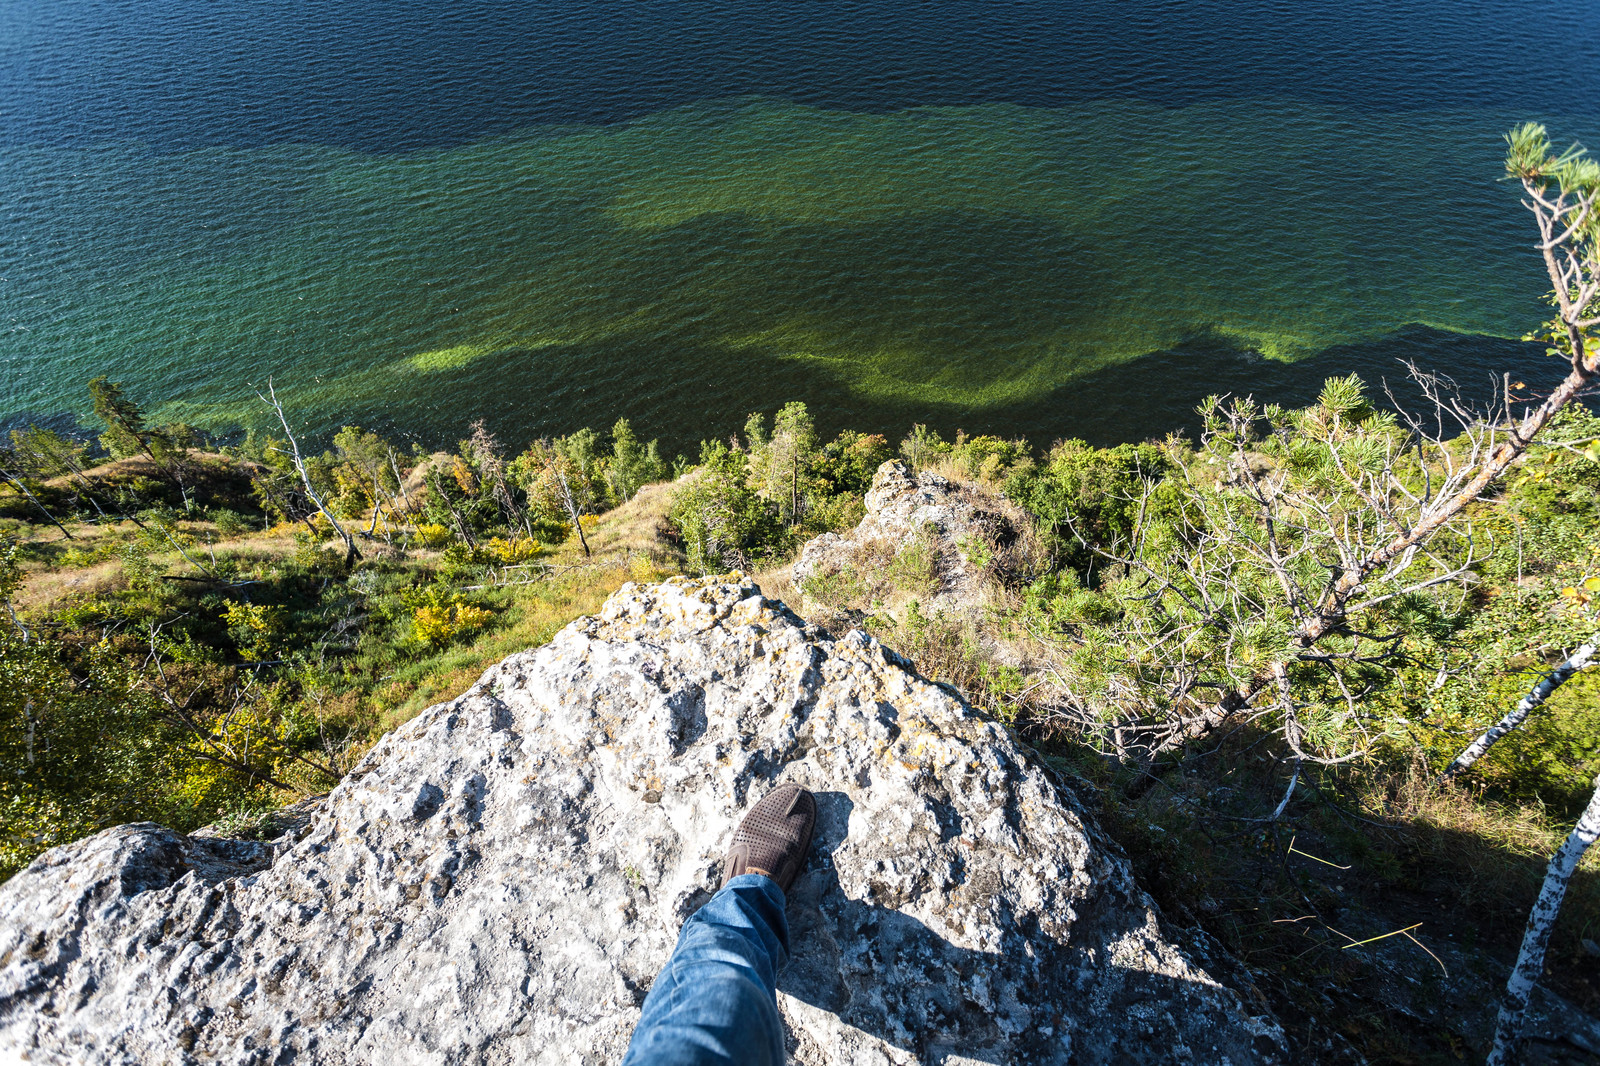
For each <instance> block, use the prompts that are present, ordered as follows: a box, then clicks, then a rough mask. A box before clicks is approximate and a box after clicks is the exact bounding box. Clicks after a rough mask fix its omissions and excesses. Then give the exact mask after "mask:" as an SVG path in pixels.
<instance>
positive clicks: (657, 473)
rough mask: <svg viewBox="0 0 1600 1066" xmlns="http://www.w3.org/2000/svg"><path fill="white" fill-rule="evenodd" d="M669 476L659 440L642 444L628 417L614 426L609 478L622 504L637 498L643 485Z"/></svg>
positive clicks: (614, 496)
mask: <svg viewBox="0 0 1600 1066" xmlns="http://www.w3.org/2000/svg"><path fill="white" fill-rule="evenodd" d="M666 476H667V464H666V463H664V462H663V461H662V459H661V451H660V449H659V447H658V446H657V443H656V442H655V441H650V442H649V443H648V444H644V443H641V442H640V440H639V438H638V437H636V436H635V435H634V432H633V426H632V425H631V424H629V422H628V420H627V419H626V418H619V419H617V424H616V425H614V426H612V427H611V469H610V471H609V472H608V475H607V480H608V482H609V485H610V488H611V495H612V497H613V498H614V499H615V500H616V501H617V502H618V503H626V502H627V501H629V500H631V499H633V496H634V493H636V492H638V491H639V488H640V486H642V485H647V484H649V483H650V482H652V481H660V480H662V479H663V478H665V477H666Z"/></svg>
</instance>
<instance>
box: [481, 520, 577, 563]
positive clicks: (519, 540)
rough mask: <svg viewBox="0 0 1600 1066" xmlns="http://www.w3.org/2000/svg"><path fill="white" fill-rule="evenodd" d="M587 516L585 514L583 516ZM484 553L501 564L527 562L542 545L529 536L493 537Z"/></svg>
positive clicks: (537, 552)
mask: <svg viewBox="0 0 1600 1066" xmlns="http://www.w3.org/2000/svg"><path fill="white" fill-rule="evenodd" d="M585 517H587V516H585ZM483 550H484V554H485V555H487V556H488V557H489V558H490V559H492V560H493V561H495V562H497V563H500V564H502V565H506V564H510V563H522V562H527V561H528V560H529V559H533V558H535V557H537V556H538V554H539V553H540V552H541V551H543V550H544V545H543V544H541V543H539V542H538V541H536V540H534V539H532V538H530V537H518V536H513V537H512V538H511V539H510V540H507V539H506V538H504V537H493V538H491V539H490V541H489V543H488V544H485V545H484V547H483Z"/></svg>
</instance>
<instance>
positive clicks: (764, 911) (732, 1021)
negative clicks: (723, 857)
mask: <svg viewBox="0 0 1600 1066" xmlns="http://www.w3.org/2000/svg"><path fill="white" fill-rule="evenodd" d="M783 903H784V899H783V891H782V890H781V889H780V888H779V887H778V886H777V884H776V883H774V882H773V881H772V879H771V878H769V877H764V876H762V875H760V874H741V875H739V876H737V877H734V878H733V879H732V880H731V881H729V882H728V884H727V886H726V887H725V888H723V889H722V890H721V891H719V892H718V893H717V894H716V895H715V896H713V897H712V898H711V901H710V902H709V903H707V904H706V905H705V906H704V907H701V908H700V909H699V910H698V911H696V912H695V913H694V916H693V917H691V918H690V919H689V920H688V921H687V922H685V923H684V925H683V932H682V933H681V934H680V935H679V936H678V945H677V947H675V948H673V950H672V957H671V958H669V959H668V960H667V964H666V966H665V967H663V968H662V970H661V975H660V976H659V977H657V978H656V982H655V984H654V985H653V986H651V988H650V994H649V995H648V996H647V997H645V1001H644V1010H643V1013H642V1014H641V1015H640V1016H639V1024H638V1026H637V1027H635V1029H634V1031H633V1042H632V1043H631V1044H630V1045H629V1046H628V1054H627V1057H626V1058H624V1059H623V1060H622V1061H623V1066H781V1064H782V1063H783V1061H784V1054H783V1024H782V1022H780V1021H779V1019H778V990H777V972H778V967H780V966H782V965H783V963H784V961H785V960H786V959H787V958H788V954H789V923H788V922H787V921H786V920H785V919H784V915H783Z"/></svg>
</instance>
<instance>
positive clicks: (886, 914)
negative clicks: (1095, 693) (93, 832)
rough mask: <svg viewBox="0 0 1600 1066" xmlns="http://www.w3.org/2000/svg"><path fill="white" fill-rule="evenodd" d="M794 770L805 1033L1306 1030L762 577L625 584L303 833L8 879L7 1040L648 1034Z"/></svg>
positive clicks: (954, 1053) (1002, 1048) (1148, 1045)
mask: <svg viewBox="0 0 1600 1066" xmlns="http://www.w3.org/2000/svg"><path fill="white" fill-rule="evenodd" d="M785 780H789V781H797V782H800V783H801V784H804V785H805V786H807V787H808V788H810V789H812V790H813V791H814V792H815V793H816V794H817V798H818V802H819V807H820V817H819V823H818V831H817V841H816V845H815V848H814V851H813V855H812V859H811V862H810V865H809V866H808V867H807V869H806V871H805V872H804V873H803V874H802V875H801V878H800V880H799V881H798V882H797V883H796V885H795V888H794V890H793V891H792V893H791V896H790V902H789V917H790V922H791V929H792V939H793V943H794V949H795V951H794V956H793V958H792V960H791V961H790V963H789V965H788V967H787V968H786V969H785V970H784V971H783V972H782V975H781V977H780V983H779V987H780V995H779V1001H780V1007H781V1009H782V1013H783V1017H784V1021H785V1024H786V1026H787V1029H788V1041H789V1049H790V1055H791V1058H792V1059H793V1061H795V1062H798V1063H805V1064H820V1063H837V1064H845V1063H850V1064H873V1063H913V1062H927V1063H946V1064H957V1063H974V1062H976V1063H1111V1062H1195V1063H1223V1062H1230V1063H1246V1062H1264V1063H1265V1062H1277V1061H1281V1060H1282V1059H1283V1058H1284V1052H1283V1050H1282V1047H1283V1037H1282V1034H1281V1032H1280V1030H1279V1028H1278V1026H1277V1025H1276V1023H1275V1022H1273V1021H1272V1020H1271V1018H1270V1017H1267V1016H1265V1011H1264V1008H1261V1007H1259V1006H1258V1005H1256V1004H1255V1003H1254V1002H1251V1001H1250V1000H1248V999H1247V998H1245V997H1243V996H1241V995H1240V994H1239V992H1237V991H1236V990H1234V989H1233V988H1230V987H1227V986H1225V985H1224V984H1221V983H1219V982H1218V981H1217V980H1216V979H1214V978H1213V976H1212V974H1213V973H1217V972H1220V969H1219V968H1222V967H1225V966H1226V965H1227V960H1225V959H1223V958H1221V957H1220V956H1217V955H1212V956H1209V957H1208V956H1206V955H1204V954H1203V952H1204V951H1205V950H1206V948H1205V945H1204V944H1203V942H1200V941H1181V942H1180V941H1179V940H1175V939H1174V933H1173V932H1172V931H1171V930H1167V929H1164V928H1163V925H1162V922H1161V920H1160V918H1159V916H1158V914H1157V913H1156V910H1155V908H1154V906H1153V905H1152V903H1151V902H1150V900H1149V898H1148V897H1147V896H1146V895H1145V894H1144V893H1143V892H1142V891H1141V890H1140V889H1139V887H1138V886H1137V885H1136V884H1135V883H1134V880H1133V877H1132V875H1131V873H1130V871H1129V868H1128V866H1127V863H1126V861H1125V860H1124V859H1123V858H1122V857H1121V856H1120V855H1119V854H1118V853H1117V852H1116V851H1115V849H1114V848H1113V847H1112V846H1111V845H1109V844H1108V842H1107V841H1106V840H1105V839H1104V838H1103V837H1102V836H1101V834H1100V833H1099V832H1098V831H1097V830H1096V829H1095V828H1094V827H1093V826H1092V825H1090V824H1088V822H1087V820H1086V817H1085V815H1084V814H1083V812H1082V811H1081V809H1080V808H1079V806H1078V805H1077V802H1076V801H1075V799H1074V797H1073V796H1072V795H1071V794H1070V793H1069V792H1068V791H1066V790H1065V789H1064V788H1062V787H1061V786H1060V785H1058V784H1057V783H1056V782H1055V781H1053V780H1052V779H1051V778H1050V777H1049V776H1048V775H1047V773H1046V772H1045V771H1044V770H1043V769H1041V768H1040V767H1039V766H1038V765H1036V763H1035V762H1034V761H1033V760H1032V759H1031V758H1030V756H1029V755H1028V754H1027V753H1026V752H1025V751H1024V750H1023V749H1021V748H1020V747H1019V746H1018V745H1017V744H1016V743H1015V742H1014V741H1013V740H1011V739H1010V738H1009V737H1008V736H1007V734H1006V733H1005V731H1004V730H1002V729H1001V728H1000V727H998V726H997V725H995V724H994V723H992V722H989V721H986V720H984V719H982V718H981V717H979V716H977V715H976V714H975V713H974V712H973V711H972V710H971V709H970V708H969V707H968V706H967V705H966V704H965V703H964V702H963V701H962V700H961V699H960V698H959V697H957V696H956V695H954V694H953V693H952V692H950V691H949V690H947V689H944V688H942V687H940V686H938V685H935V684H932V683H929V682H927V681H925V680H923V679H921V678H919V677H918V676H917V675H916V674H915V673H914V672H913V670H912V669H911V668H910V667H909V664H907V663H905V662H904V661H903V660H901V659H900V658H899V657H897V656H896V655H895V654H893V653H892V652H890V651H888V650H886V649H885V648H883V647H881V646H880V645H878V644H877V643H876V642H875V641H873V640H872V639H870V638H869V637H867V636H865V635H863V634H862V633H860V632H850V633H848V634H846V635H845V636H843V637H840V638H838V639H834V638H832V637H830V636H829V635H828V634H826V633H823V632H821V631H818V630H816V629H815V628H813V627H809V626H807V625H806V624H805V623H804V622H802V621H801V620H800V619H799V618H797V617H795V616H794V615H793V614H791V613H790V612H789V611H788V610H787V609H786V608H785V607H784V606H783V605H782V604H780V603H776V602H774V601H771V600H767V599H764V598H763V597H762V596H761V594H760V590H759V589H757V588H756V587H755V586H754V585H752V584H750V583H748V582H746V581H744V580H743V579H741V578H739V577H738V575H734V577H733V578H726V579H708V580H685V579H674V580H671V581H668V582H666V583H665V584H660V585H651V586H624V588H623V589H622V590H621V591H619V592H618V593H617V594H616V595H614V596H613V597H612V598H611V600H610V601H609V602H608V603H607V604H606V606H605V608H604V609H603V610H602V612H601V613H600V614H599V615H597V616H594V617H590V618H584V619H580V620H579V621H577V622H574V623H573V624H572V625H570V626H568V627H567V628H566V629H565V630H564V631H563V632H562V633H561V634H560V635H559V636H558V637H557V638H556V639H555V640H554V641H553V642H552V643H550V644H549V645H547V646H546V647H543V648H540V649H537V650H535V651H529V652H523V653H521V654H518V655H513V656H511V657H510V658H508V659H506V660H505V661H504V662H502V663H501V664H499V665H498V666H495V667H494V668H492V669H490V670H489V671H488V672H487V673H486V674H484V676H483V678H482V679H481V680H480V681H479V682H478V683H477V684H476V685H475V686H473V688H472V689H471V690H469V691H468V692H466V693H465V694H463V695H462V696H461V697H459V698H458V699H455V700H453V701H451V702H449V703H444V704H440V705H439V706H436V707H433V708H431V709H429V710H428V711H425V712H424V713H422V714H421V715H419V716H418V717H417V718H415V719H413V720H412V721H411V722H409V723H407V724H406V725H405V726H403V727H402V728H400V729H398V730H396V731H395V732H394V733H392V734H390V735H389V736H387V737H386V738H385V739H384V740H383V741H382V742H381V743H379V744H378V746H377V747H376V748H374V749H373V751H372V752H371V753H370V754H369V755H368V756H367V758H366V759H365V760H364V761H363V762H362V763H361V764H360V765H359V766H358V767H357V768H356V770H354V771H353V772H352V773H351V774H350V775H349V776H348V778H346V780H345V781H344V782H342V783H341V784H340V785H339V787H338V788H336V789H335V790H334V791H333V792H332V793H331V794H330V795H329V796H328V798H327V800H326V801H325V803H324V804H323V805H322V806H321V808H320V809H319V810H318V811H316V812H315V813H314V814H313V816H312V817H311V818H310V819H309V821H305V822H304V824H302V825H301V826H299V827H298V828H296V829H293V830H291V831H290V832H288V833H287V834H286V835H285V836H283V837H281V838H280V839H279V840H277V841H275V842H273V843H271V844H254V843H248V842H241V841H229V840H223V839H218V838H208V837H204V836H200V835H196V836H194V837H185V836H182V835H180V834H177V833H173V832H171V831H169V830H166V829H163V828H161V827H159V826H156V825H151V824H141V825H130V826H121V827H118V828H116V829H111V830H107V831H105V832H103V833H100V834H98V835H97V836H94V837H90V838H88V839H86V840H83V841H80V842H78V843H76V844H72V845H69V846H67V847H63V848H58V849H56V850H54V851H52V852H50V853H48V854H46V855H44V856H42V857H40V858H39V859H38V860H37V861H36V862H34V863H33V865H32V866H30V867H29V868H28V869H27V870H25V871H23V872H22V873H20V874H18V875H17V876H16V877H14V878H12V879H11V880H10V881H9V882H7V883H6V884H5V885H3V886H0V1048H9V1049H10V1051H11V1053H12V1054H13V1055H15V1054H17V1053H21V1054H23V1055H26V1056H27V1057H28V1058H29V1059H30V1060H31V1061H36V1062H51V1063H56V1062H96V1063H100V1062H127V1063H133V1062H138V1063H189V1062H200V1061H221V1062H228V1063H259V1064H263V1066H264V1064H267V1063H287V1062H295V1063H357V1062H382V1063H384V1064H385V1066H398V1064H402V1063H428V1064H455V1063H487V1064H499V1063H507V1064H509V1063H517V1064H522V1063H614V1062H617V1061H618V1060H620V1058H621V1056H622V1053H623V1050H624V1049H625V1047H626V1046H627V1042H628V1037H629V1034H630V1033H631V1032H632V1029H633V1025H634V1022H635V1020H636V1019H637V1017H638V1012H639V1004H640V1003H641V1002H642V1001H643V998H644V995H645V993H646V991H647V990H648V988H649V985H650V982H651V980H652V978H653V977H654V975H655V974H656V972H657V970H658V969H659V967H660V966H661V964H662V962H663V960H664V959H665V958H666V956H667V954H668V952H669V951H670V949H671V947H672V944H673V941H674V939H675V938H676V935H677V932H678V927H679V925H680V924H681V923H682V921H683V920H684V918H685V917H687V916H688V915H689V914H690V913H692V912H693V910H694V909H695V908H696V907H697V906H699V904H700V903H702V902H703V901H704V900H706V899H707V898H709V893H710V891H711V889H712V888H714V886H715V884H716V877H717V872H718V865H719V860H720V858H721V856H722V854H723V852H724V850H725V848H726V846H727V843H728V840H729V837H730V836H731V835H732V833H733V829H734V826H735V825H736V824H737V822H738V820H739V816H740V814H741V813H742V812H743V811H744V810H745V809H746V808H747V807H748V806H749V805H750V804H751V803H753V802H754V801H755V799H757V798H759V797H760V795H762V794H763V793H764V792H765V791H766V790H767V789H768V788H769V787H771V786H772V785H773V784H774V783H776V782H779V781H785ZM1180 943H1181V946H1180ZM1248 994H1249V993H1248V990H1246V995H1247V996H1248Z"/></svg>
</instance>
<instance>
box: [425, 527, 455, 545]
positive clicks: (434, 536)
mask: <svg viewBox="0 0 1600 1066" xmlns="http://www.w3.org/2000/svg"><path fill="white" fill-rule="evenodd" d="M451 539H452V538H451V535H450V529H449V527H447V526H442V525H440V524H439V523H437V522H423V523H421V524H420V525H418V526H417V540H419V541H420V542H421V543H422V546H423V547H424V548H442V547H444V546H445V545H446V544H449V543H450V541H451Z"/></svg>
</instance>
